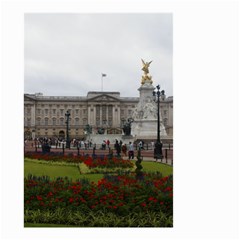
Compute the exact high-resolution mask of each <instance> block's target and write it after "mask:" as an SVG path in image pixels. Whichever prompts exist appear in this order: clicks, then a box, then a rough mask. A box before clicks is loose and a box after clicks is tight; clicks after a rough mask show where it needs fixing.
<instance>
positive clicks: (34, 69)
mask: <svg viewBox="0 0 240 240" xmlns="http://www.w3.org/2000/svg"><path fill="white" fill-rule="evenodd" d="M141 58H143V59H144V60H146V61H150V60H153V63H152V64H151V67H150V74H151V75H152V76H153V82H154V85H157V84H160V85H161V86H163V87H164V88H165V91H166V94H167V96H169V95H172V15H171V14H26V15H25V84H24V88H25V92H26V93H34V92H43V93H44V95H73V96H76V95H86V94H87V92H88V91H92V90H101V73H102V72H104V73H106V74H107V77H106V78H104V85H103V86H104V87H103V90H105V91H119V92H120V93H121V96H138V91H137V89H138V88H139V87H140V82H141V75H142V71H141V67H142V65H141Z"/></svg>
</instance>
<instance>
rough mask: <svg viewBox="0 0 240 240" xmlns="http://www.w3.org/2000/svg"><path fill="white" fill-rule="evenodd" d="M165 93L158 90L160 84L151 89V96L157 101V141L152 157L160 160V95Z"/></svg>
mask: <svg viewBox="0 0 240 240" xmlns="http://www.w3.org/2000/svg"><path fill="white" fill-rule="evenodd" d="M164 95H165V91H164V90H162V91H160V86H159V85H157V91H153V96H154V97H155V100H156V101H157V142H156V143H155V148H154V158H156V161H157V159H161V160H162V157H163V156H162V143H161V139H160V97H161V96H164Z"/></svg>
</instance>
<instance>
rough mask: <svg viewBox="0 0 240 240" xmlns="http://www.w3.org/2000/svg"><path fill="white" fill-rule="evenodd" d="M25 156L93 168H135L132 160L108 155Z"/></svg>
mask: <svg viewBox="0 0 240 240" xmlns="http://www.w3.org/2000/svg"><path fill="white" fill-rule="evenodd" d="M25 157H27V158H31V159H38V160H44V161H55V162H71V163H82V162H83V163H84V164H86V165H87V166H88V167H89V168H90V169H91V168H118V167H120V168H133V166H134V164H133V163H132V162H131V161H130V160H123V159H119V158H115V157H113V158H108V157H107V156H99V157H96V158H92V157H91V156H74V155H71V156H67V155H66V156H63V155H59V154H41V153H25Z"/></svg>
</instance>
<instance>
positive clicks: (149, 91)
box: [131, 60, 167, 139]
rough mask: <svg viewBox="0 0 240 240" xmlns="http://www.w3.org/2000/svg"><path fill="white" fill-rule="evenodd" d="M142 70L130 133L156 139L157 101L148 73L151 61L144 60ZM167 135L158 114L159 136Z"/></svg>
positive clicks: (142, 137) (135, 136)
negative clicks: (138, 96)
mask: <svg viewBox="0 0 240 240" xmlns="http://www.w3.org/2000/svg"><path fill="white" fill-rule="evenodd" d="M142 63H143V68H142V70H143V71H144V75H143V76H142V82H141V84H142V85H141V87H140V88H139V89H138V91H139V93H140V98H139V102H138V104H137V107H136V108H135V109H134V111H133V115H132V118H133V120H134V121H133V123H132V125H131V135H132V136H133V137H134V139H157V121H158V119H157V103H156V102H155V101H154V100H153V90H154V89H155V87H154V86H153V85H152V77H151V76H150V75H149V70H148V68H149V65H150V63H151V62H149V63H148V62H146V63H145V62H144V61H143V60H142ZM163 136H167V133H166V130H165V127H164V125H163V123H162V117H161V114H160V137H161V138H162V137H163Z"/></svg>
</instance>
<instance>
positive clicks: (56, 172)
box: [24, 161, 173, 182]
mask: <svg viewBox="0 0 240 240" xmlns="http://www.w3.org/2000/svg"><path fill="white" fill-rule="evenodd" d="M142 166H143V171H145V172H156V171H158V172H161V173H162V174H163V176H168V175H170V174H173V167H172V166H168V165H166V164H162V163H156V162H144V161H143V162H142ZM133 171H134V170H133ZM29 174H32V175H34V176H49V177H50V178H52V179H54V178H57V177H68V178H70V179H72V180H73V181H75V180H77V179H79V178H87V179H89V180H90V181H94V182H97V181H98V180H100V179H101V178H103V174H97V173H96V174H90V173H88V174H80V172H79V169H78V167H77V166H74V165H70V166H62V165H57V164H56V165H54V164H47V163H46V164H45V163H43V162H41V163H39V162H37V161H36V162H34V161H25V162H24V176H25V177H27V176H28V175H29Z"/></svg>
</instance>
